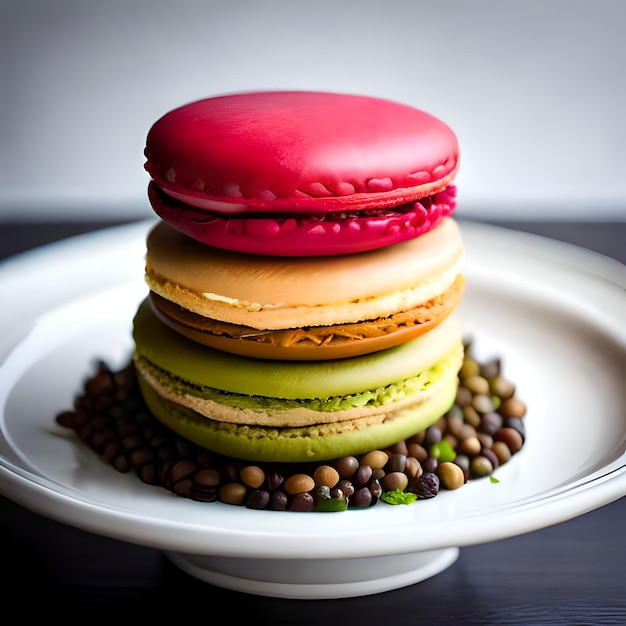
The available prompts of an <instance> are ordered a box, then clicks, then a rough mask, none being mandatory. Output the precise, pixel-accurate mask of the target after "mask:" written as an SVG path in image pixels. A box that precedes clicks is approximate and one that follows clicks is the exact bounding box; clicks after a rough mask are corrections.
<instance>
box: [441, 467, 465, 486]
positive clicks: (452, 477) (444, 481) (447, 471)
mask: <svg viewBox="0 0 626 626" xmlns="http://www.w3.org/2000/svg"><path fill="white" fill-rule="evenodd" d="M437 476H438V477H439V481H440V483H441V486H442V487H444V489H458V488H459V487H462V486H463V485H464V484H465V476H464V474H463V470H462V469H461V468H460V467H459V466H458V465H456V464H455V463H452V462H451V461H445V462H444V463H440V464H439V467H438V468H437Z"/></svg>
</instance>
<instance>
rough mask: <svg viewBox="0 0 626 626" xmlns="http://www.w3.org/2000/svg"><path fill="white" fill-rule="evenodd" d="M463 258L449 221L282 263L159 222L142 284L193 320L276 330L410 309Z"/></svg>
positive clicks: (446, 281) (450, 276)
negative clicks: (376, 243) (392, 239)
mask: <svg viewBox="0 0 626 626" xmlns="http://www.w3.org/2000/svg"><path fill="white" fill-rule="evenodd" d="M463 254H464V249H463V241H462V238H461V233H460V230H459V227H458V225H457V224H456V222H455V221H454V220H453V219H451V218H447V219H445V220H443V221H442V222H441V224H440V225H439V226H438V227H437V228H435V229H434V230H431V231H430V232H428V233H426V234H424V235H422V236H420V237H417V238H415V239H412V240H410V241H405V242H402V243H399V244H397V245H395V246H388V247H385V248H381V249H378V250H372V251H369V252H362V253H360V254H353V255H343V256H333V257H297V258H290V259H285V258H281V257H263V256H258V255H251V254H241V253H236V252H230V251H225V250H219V249H216V248H212V247H209V246H205V245H202V244H200V243H199V242H196V241H194V240H193V239H190V238H189V237H186V236H184V235H182V234H180V233H178V232H177V231H176V230H174V229H173V228H171V227H169V226H168V225H167V224H165V223H163V222H161V223H159V224H158V225H157V226H156V227H155V228H154V229H153V230H152V231H151V232H150V234H149V236H148V240H147V255H146V281H147V283H148V285H149V287H150V289H151V290H152V291H154V292H155V293H157V294H158V295H160V296H162V297H164V298H166V299H167V300H170V301H171V302H175V303H176V304H178V305H180V306H181V307H183V308H184V309H186V310H188V311H192V312H194V313H197V314H198V315H202V316H204V317H207V318H211V319H217V320H220V321H224V322H229V323H233V324H241V325H244V326H250V327H253V328H257V329H261V330H277V329H282V328H299V327H303V326H323V325H330V324H339V323H347V322H358V321H362V320H366V319H376V318H379V317H384V316H386V315H390V314H393V313H397V312H399V311H403V310H408V309H411V308H413V307H415V306H417V305H418V304H422V303H424V302H426V301H428V300H430V299H431V298H433V297H435V296H437V295H440V294H441V293H444V292H445V291H447V290H448V289H449V288H450V286H451V285H452V284H453V283H454V281H455V280H456V277H457V276H458V274H459V273H460V272H461V269H462V264H463Z"/></svg>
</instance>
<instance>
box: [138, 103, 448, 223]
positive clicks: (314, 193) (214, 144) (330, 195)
mask: <svg viewBox="0 0 626 626" xmlns="http://www.w3.org/2000/svg"><path fill="white" fill-rule="evenodd" d="M145 154H146V157H147V161H146V164H145V168H146V170H147V171H148V172H149V173H150V175H151V176H152V178H153V180H154V181H155V182H156V183H157V184H158V185H159V187H161V188H162V189H164V190H166V191H167V192H168V193H170V194H172V195H173V196H174V197H176V196H178V198H179V199H184V202H185V203H187V204H190V203H194V202H195V203H196V206H199V208H203V209H207V210H219V211H223V212H233V211H241V210H271V211H293V210H294V209H298V210H299V211H306V210H310V211H319V210H323V211H328V210H333V209H337V208H340V209H342V208H347V207H351V206H352V207H358V208H372V207H381V206H390V205H395V204H403V203H405V202H408V201H411V200H415V199H417V198H420V197H424V196H426V195H431V194H432V193H435V192H436V191H440V190H441V189H443V188H445V187H446V186H448V185H449V184H450V182H451V180H452V179H453V177H454V175H455V173H456V170H457V168H458V161H459V151H458V142H457V139H456V136H455V135H454V133H453V132H452V130H451V129H450V128H449V127H448V126H447V125H446V124H444V123H443V122H442V121H440V120H438V119H437V118H435V117H433V116H432V115H429V114H428V113H425V112H423V111H420V110H417V109H415V108H413V107H410V106H407V105H404V104H400V103H396V102H391V101H388V100H383V99H380V98H372V97H367V96H359V95H346V94H334V93H324V92H307V91H282V92H281V91H277V92H256V93H243V94H230V95H224V96H219V97H215V98H208V99H204V100H200V101H197V102H193V103H190V104H187V105H185V106H182V107H179V108H177V109H175V110H173V111H170V112H169V113H167V114H165V115H164V116H163V117H162V118H160V119H159V120H158V121H157V122H156V123H155V124H154V125H153V126H152V128H151V129H150V132H149V133H148V137H147V141H146V150H145ZM194 199H195V200H194Z"/></svg>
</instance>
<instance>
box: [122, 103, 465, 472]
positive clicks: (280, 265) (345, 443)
mask: <svg viewBox="0 0 626 626" xmlns="http://www.w3.org/2000/svg"><path fill="white" fill-rule="evenodd" d="M146 157H147V162H146V169H147V171H148V172H149V174H150V176H151V178H152V180H151V182H150V186H149V198H150V202H151V205H152V207H153V209H154V211H155V212H156V213H157V215H158V216H159V217H160V218H161V220H160V222H159V223H158V224H157V225H156V226H155V227H154V229H153V230H152V231H151V232H150V234H149V236H148V239H147V256H146V281H147V284H148V286H149V295H148V297H147V298H146V300H145V301H144V302H143V303H142V304H141V305H140V307H139V310H138V311H137V314H136V316H135V319H134V326H133V328H134V330H133V337H134V341H135V347H136V349H135V358H134V360H135V366H136V370H137V373H138V378H139V382H140V386H141V390H142V394H143V395H144V398H145V400H146V402H147V404H148V406H149V407H150V410H151V411H152V412H153V413H154V415H155V416H156V417H157V419H159V420H160V421H161V422H163V423H164V424H165V425H167V426H168V427H169V428H171V429H172V430H173V431H175V432H177V433H179V434H181V435H183V436H185V437H187V438H188V439H190V440H191V441H194V442H195V443H197V444H200V445H201V446H203V447H205V448H207V449H209V450H212V451H215V452H218V453H221V454H225V455H228V456H232V457H235V458H239V459H243V460H249V461H278V462H294V463H298V462H308V461H323V460H329V459H334V458H339V457H341V456H347V455H359V454H362V453H364V452H367V451H370V450H375V449H382V448H386V447H389V446H391V445H393V444H394V443H396V442H398V441H401V440H403V439H406V438H408V437H410V436H411V435H413V434H415V433H417V432H419V431H420V430H423V429H425V428H426V427H428V426H429V425H431V424H432V423H434V422H435V421H436V420H437V419H438V418H439V417H440V416H441V415H443V414H444V413H445V412H446V411H447V410H448V409H449V407H450V406H451V405H452V403H453V401H454V398H455V395H456V388H457V381H458V376H457V374H458V371H459V368H460V365H461V362H462V358H463V344H462V335H461V329H460V326H459V323H458V321H457V320H456V318H455V316H454V315H453V312H454V310H455V309H456V307H457V305H458V304H459V301H460V299H461V296H462V292H463V286H464V281H463V275H462V262H463V244H462V240H461V235H460V232H459V229H458V226H457V225H456V223H455V222H454V220H453V219H452V218H451V217H450V216H451V214H452V212H453V210H454V206H455V188H454V186H453V185H452V182H453V179H454V176H455V174H456V171H457V169H458V163H459V155H458V144H457V140H456V137H455V135H454V133H453V132H452V131H451V130H450V129H449V127H448V126H446V125H445V124H444V123H443V122H441V121H440V120H438V119H436V118H434V117H432V116H431V115H428V114H426V113H424V112H422V111H419V110H417V109H414V108H411V107H408V106H405V105H401V104H398V103H394V102H390V101H387V100H382V99H378V98H371V97H365V96H354V95H344V94H332V93H319V92H262V93H243V94H234V95H227V96H221V97H215V98H209V99H206V100H201V101H198V102H194V103H191V104H188V105H185V106H183V107H181V108H178V109H175V110H174V111H171V112H169V113H167V114H166V115H165V116H163V117H162V118H161V119H160V120H158V121H157V122H156V123H155V124H154V126H153V127H152V129H151V130H150V132H149V134H148V139H147V146H146Z"/></svg>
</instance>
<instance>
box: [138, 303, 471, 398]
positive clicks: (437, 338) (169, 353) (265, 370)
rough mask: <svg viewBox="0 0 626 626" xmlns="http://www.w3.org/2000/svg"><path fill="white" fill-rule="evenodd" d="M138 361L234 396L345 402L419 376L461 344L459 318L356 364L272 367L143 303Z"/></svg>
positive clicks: (283, 363)
mask: <svg viewBox="0 0 626 626" xmlns="http://www.w3.org/2000/svg"><path fill="white" fill-rule="evenodd" d="M133 339H134V341H135V349H136V353H137V355H139V356H140V357H142V358H145V359H147V360H148V361H149V362H150V363H152V364H154V365H156V366H157V367H159V368H161V369H162V370H164V371H165V372H169V373H170V375H172V376H176V377H179V378H181V379H183V380H185V381H187V382H189V383H195V384H197V385H200V386H207V387H212V388H214V389H220V390H222V391H230V392H233V393H240V394H248V395H259V396H267V397H271V398H285V399H290V398H291V399H302V398H320V397H332V396H345V395H348V394H352V393H359V392H363V391H367V390H368V389H375V388H377V387H380V386H384V385H388V384H391V383H395V382H398V381H400V380H404V379H406V378H409V377H410V376H415V375H417V374H419V373H420V372H421V371H423V370H426V369H429V368H430V367H432V366H433V365H434V364H436V363H438V362H439V361H441V360H443V359H445V358H446V357H447V356H448V355H449V354H450V352H452V350H453V349H455V347H456V346H457V345H458V344H459V343H460V342H461V341H462V333H461V327H460V323H459V322H458V320H457V319H456V317H455V316H454V315H452V316H450V317H448V318H447V319H446V320H444V321H443V322H442V323H441V324H439V325H438V326H437V327H436V328H434V329H433V330H432V331H431V332H429V333H426V334H425V335H422V336H421V337H418V338H417V339H414V340H412V341H409V342H407V343H405V344H402V345H400V346H396V347H394V348H390V349H388V350H383V351H380V352H376V353H373V354H368V355H364V356H358V357H354V358H351V359H337V360H332V361H295V362H294V361H271V360H261V359H249V358H246V357H242V356H238V355H234V354H229V353H226V352H223V351H220V350H214V349H212V348H209V347H207V346H203V345H201V344H199V343H196V342H194V341H191V340H189V339H187V338H185V337H183V336H182V335H180V334H178V333H177V332H175V331H173V330H172V329H170V328H169V327H168V326H167V325H165V324H164V323H163V322H161V320H159V319H158V317H157V316H156V315H155V314H154V312H153V311H152V308H151V307H150V304H149V303H148V301H147V299H146V300H144V301H143V302H142V303H141V304H140V306H139V308H138V310H137V313H136V315H135V317H134V321H133Z"/></svg>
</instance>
